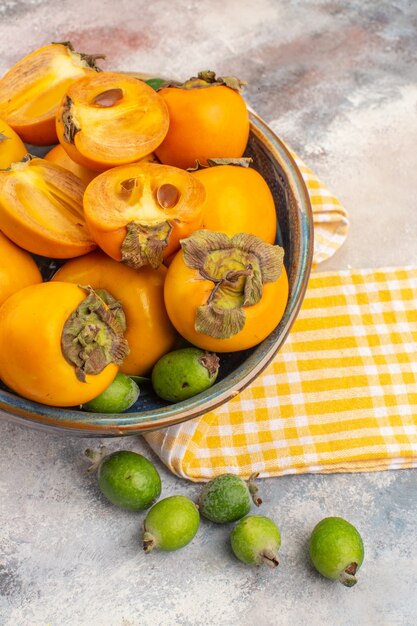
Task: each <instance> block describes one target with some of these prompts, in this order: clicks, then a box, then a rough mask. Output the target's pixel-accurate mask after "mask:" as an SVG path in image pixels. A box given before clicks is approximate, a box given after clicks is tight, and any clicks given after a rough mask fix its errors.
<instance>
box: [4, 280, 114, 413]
mask: <svg viewBox="0 0 417 626" xmlns="http://www.w3.org/2000/svg"><path fill="white" fill-rule="evenodd" d="M85 298H86V293H85V291H84V290H82V289H80V288H79V287H77V286H76V285H72V284H70V283H58V282H56V283H51V282H49V283H42V284H39V285H31V286H29V287H26V288H25V289H21V290H20V291H18V292H17V293H15V294H13V295H12V296H10V297H9V298H8V299H7V300H6V302H4V303H3V304H2V306H1V307H0V379H1V380H2V381H3V382H4V383H5V384H6V385H8V386H9V387H10V388H11V389H13V391H15V392H16V393H18V394H20V395H21V396H23V397H24V398H28V399H29V400H33V401H35V402H42V403H43V404H48V405H52V406H75V405H78V404H83V403H84V402H88V401H89V400H92V399H93V398H95V397H96V396H98V394H99V393H101V392H102V391H104V389H106V387H108V386H109V385H110V383H111V382H112V380H113V379H114V377H115V376H116V374H117V371H118V369H119V368H118V366H117V365H115V364H114V363H109V364H108V365H107V366H106V367H105V368H104V369H103V370H102V371H101V372H100V373H99V374H95V375H92V374H87V376H86V382H81V381H80V380H79V379H78V378H77V376H76V373H75V367H74V366H73V365H72V364H70V363H69V362H68V361H67V360H66V359H65V357H64V355H63V353H62V349H61V335H62V330H63V327H64V324H65V322H66V321H67V319H68V317H69V316H70V315H71V314H72V313H73V311H74V310H75V309H76V308H77V306H78V305H79V304H80V303H81V302H82V301H83V300H84V299H85Z"/></svg>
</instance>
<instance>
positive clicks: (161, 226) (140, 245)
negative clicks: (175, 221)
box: [121, 221, 172, 269]
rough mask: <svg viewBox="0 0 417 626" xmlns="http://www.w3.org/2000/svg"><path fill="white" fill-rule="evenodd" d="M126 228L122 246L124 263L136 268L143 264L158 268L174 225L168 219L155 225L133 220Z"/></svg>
mask: <svg viewBox="0 0 417 626" xmlns="http://www.w3.org/2000/svg"><path fill="white" fill-rule="evenodd" d="M126 229H127V234H126V237H125V238H124V240H123V243H122V246H121V254H122V261H123V263H126V265H129V266H130V267H134V268H135V269H138V268H139V267H142V266H143V265H150V266H151V267H153V268H154V269H156V268H158V267H159V266H160V265H161V263H162V261H163V255H164V250H165V248H166V247H167V245H168V241H169V237H170V234H171V231H172V225H171V224H170V223H169V222H168V221H166V222H159V223H158V224H153V225H148V224H141V223H140V222H135V221H133V222H129V224H127V226H126Z"/></svg>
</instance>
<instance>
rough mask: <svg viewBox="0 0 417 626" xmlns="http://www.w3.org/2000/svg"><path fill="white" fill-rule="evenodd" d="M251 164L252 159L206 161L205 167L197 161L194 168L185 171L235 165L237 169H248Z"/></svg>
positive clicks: (229, 158)
mask: <svg viewBox="0 0 417 626" xmlns="http://www.w3.org/2000/svg"><path fill="white" fill-rule="evenodd" d="M252 163H253V159H252V157H239V158H233V157H228V158H218V159H207V165H205V164H204V163H200V161H198V159H197V160H196V162H195V166H194V167H189V168H187V171H188V172H197V171H198V170H204V169H207V168H208V167H216V165H236V166H238V167H249V166H250V165H251V164H252Z"/></svg>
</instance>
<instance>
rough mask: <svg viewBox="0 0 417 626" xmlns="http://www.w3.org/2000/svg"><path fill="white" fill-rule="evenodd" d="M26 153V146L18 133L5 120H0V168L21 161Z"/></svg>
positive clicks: (3, 168)
mask: <svg viewBox="0 0 417 626" xmlns="http://www.w3.org/2000/svg"><path fill="white" fill-rule="evenodd" d="M26 154H27V148H26V146H25V144H24V143H23V141H22V140H21V139H20V137H19V135H18V134H17V133H15V131H14V130H13V128H11V127H10V126H9V125H8V124H6V122H4V121H3V120H0V170H5V169H7V168H8V167H10V165H11V164H12V163H15V162H16V161H21V160H22V159H23V157H24V156H25V155H26Z"/></svg>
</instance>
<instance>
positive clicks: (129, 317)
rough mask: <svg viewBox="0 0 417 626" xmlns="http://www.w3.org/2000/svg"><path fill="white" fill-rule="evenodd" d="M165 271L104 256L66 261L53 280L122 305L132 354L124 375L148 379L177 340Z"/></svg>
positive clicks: (127, 359)
mask: <svg viewBox="0 0 417 626" xmlns="http://www.w3.org/2000/svg"><path fill="white" fill-rule="evenodd" d="M165 275H166V269H165V267H164V266H163V265H161V266H160V267H159V268H158V269H152V268H150V267H141V268H140V269H138V270H135V269H133V268H131V267H127V266H126V265H124V264H123V263H118V262H117V261H114V260H113V259H111V258H110V257H108V256H107V255H105V254H104V253H103V252H99V251H97V252H91V253H90V254H87V255H85V256H83V257H78V258H77V259H73V260H71V261H67V263H65V265H63V266H62V267H61V268H60V269H59V270H58V272H57V273H56V274H55V275H54V277H53V278H52V280H54V281H55V280H59V281H64V282H72V283H77V284H79V285H87V284H88V285H91V286H92V287H93V289H105V290H106V291H108V292H109V293H111V294H112V296H113V297H114V298H116V300H118V301H119V302H120V304H121V305H122V307H123V311H124V313H125V316H126V332H125V338H126V340H127V342H128V344H129V348H130V352H129V354H128V356H127V357H126V358H125V360H124V361H123V364H122V365H121V366H120V371H122V372H124V373H125V374H137V375H145V374H147V373H148V372H149V370H150V369H151V368H152V366H153V365H154V364H155V362H156V361H157V360H158V359H159V358H160V357H161V356H163V355H164V354H165V353H166V352H169V350H171V349H172V347H173V345H174V342H175V339H176V337H177V334H176V331H175V330H174V328H173V326H172V324H171V322H170V321H169V318H168V315H167V313H166V310H165V304H164V282H165Z"/></svg>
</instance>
